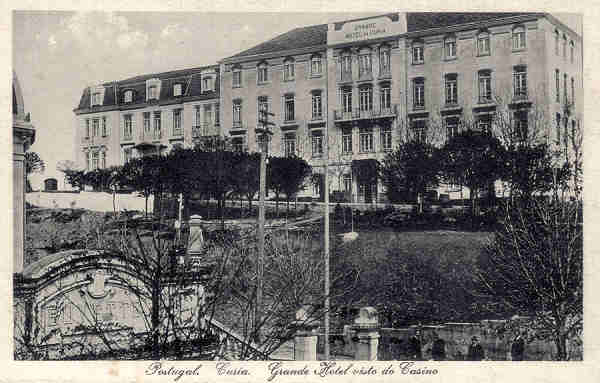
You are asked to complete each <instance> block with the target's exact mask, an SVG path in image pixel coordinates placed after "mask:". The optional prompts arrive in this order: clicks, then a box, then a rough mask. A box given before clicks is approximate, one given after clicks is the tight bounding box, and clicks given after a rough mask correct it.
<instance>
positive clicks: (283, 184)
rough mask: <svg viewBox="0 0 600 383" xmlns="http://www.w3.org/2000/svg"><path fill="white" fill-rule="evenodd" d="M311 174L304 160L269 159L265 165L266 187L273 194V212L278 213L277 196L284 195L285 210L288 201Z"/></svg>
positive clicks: (296, 158) (290, 158) (298, 158)
mask: <svg viewBox="0 0 600 383" xmlns="http://www.w3.org/2000/svg"><path fill="white" fill-rule="evenodd" d="M310 174H311V167H310V165H309V164H308V163H307V162H306V160H304V159H302V158H300V157H296V156H289V157H270V158H269V163H268V165H267V185H268V188H269V189H270V190H272V191H273V192H274V193H275V198H276V199H277V202H276V204H275V210H276V211H279V196H280V195H281V194H285V196H286V201H287V210H288V211H289V204H290V199H291V198H293V197H294V196H295V195H296V194H297V193H298V192H299V191H300V190H302V186H303V184H304V180H305V179H306V177H308V176H309V175H310Z"/></svg>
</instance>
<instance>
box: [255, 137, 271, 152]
mask: <svg viewBox="0 0 600 383" xmlns="http://www.w3.org/2000/svg"><path fill="white" fill-rule="evenodd" d="M269 137H270V136H269V135H268V134H259V135H257V136H256V142H257V143H258V150H260V151H261V152H265V153H269Z"/></svg>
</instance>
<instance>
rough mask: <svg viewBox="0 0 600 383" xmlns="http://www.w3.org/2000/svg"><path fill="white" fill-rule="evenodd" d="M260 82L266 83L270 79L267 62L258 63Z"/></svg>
mask: <svg viewBox="0 0 600 383" xmlns="http://www.w3.org/2000/svg"><path fill="white" fill-rule="evenodd" d="M257 69H258V83H259V84H261V83H265V82H268V81H269V66H268V65H267V63H266V62H261V63H260V64H258V68H257Z"/></svg>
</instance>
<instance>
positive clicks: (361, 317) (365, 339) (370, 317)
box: [352, 307, 379, 360]
mask: <svg viewBox="0 0 600 383" xmlns="http://www.w3.org/2000/svg"><path fill="white" fill-rule="evenodd" d="M352 330H354V331H355V332H356V339H357V341H356V348H355V352H354V359H355V360H377V349H378V346H379V318H378V315H377V310H376V309H375V308H374V307H363V308H361V309H360V311H359V312H358V316H357V317H356V319H354V325H352Z"/></svg>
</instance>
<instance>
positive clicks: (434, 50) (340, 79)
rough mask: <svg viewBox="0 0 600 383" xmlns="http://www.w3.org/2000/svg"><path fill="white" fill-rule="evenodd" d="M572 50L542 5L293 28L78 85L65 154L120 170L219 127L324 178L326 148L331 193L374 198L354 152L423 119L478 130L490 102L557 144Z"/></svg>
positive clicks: (396, 136)
mask: <svg viewBox="0 0 600 383" xmlns="http://www.w3.org/2000/svg"><path fill="white" fill-rule="evenodd" d="M582 53H583V52H582V40H581V37H580V36H579V35H577V34H576V33H575V32H574V31H572V30H571V29H570V28H568V27H567V26H566V25H564V24H563V23H561V22H560V21H559V20H557V19H556V18H554V17H553V16H551V15H549V14H546V13H390V14H385V15H381V16H376V17H370V18H364V19H355V20H347V21H341V22H334V23H330V24H323V25H314V26H308V27H302V28H296V29H294V30H291V31H289V32H287V33H284V34H282V35H280V36H277V37H275V38H273V39H271V40H269V41H266V42H264V43H262V44H259V45H257V46H255V47H253V48H250V49H248V50H246V51H243V52H241V53H238V54H236V55H234V56H231V57H228V58H225V59H223V60H222V61H221V62H220V63H219V65H214V66H208V67H202V68H193V69H187V70H181V71H174V72H167V73H159V74H150V75H143V76H138V77H134V78H130V79H127V80H123V81H117V82H110V83H105V84H101V85H98V86H96V87H91V88H87V89H85V90H84V92H83V95H82V97H81V101H80V103H79V106H78V107H77V108H76V109H75V110H74V112H75V114H76V127H75V128H76V135H75V136H76V140H77V142H76V147H77V162H78V163H79V164H80V166H81V167H82V168H87V169H94V168H97V167H104V166H111V165H119V164H123V163H124V162H125V161H127V160H128V159H129V158H131V157H132V156H139V155H144V154H147V153H160V152H161V151H162V152H164V151H168V150H170V148H173V147H175V146H177V145H181V146H184V147H191V146H193V145H194V143H195V142H196V141H197V140H199V139H202V137H204V136H213V135H221V136H226V137H229V138H230V141H231V143H232V145H233V146H234V147H235V148H237V149H240V150H244V149H247V150H249V151H257V150H260V148H261V147H262V148H265V147H266V148H268V152H269V154H272V155H279V156H283V155H291V154H295V155H298V156H301V157H303V158H305V159H306V160H307V161H308V162H309V163H310V164H311V165H312V166H313V172H318V173H323V171H324V164H325V162H324V161H325V158H324V154H325V153H326V145H327V144H328V146H327V148H328V152H329V153H328V156H327V157H328V161H329V165H330V169H331V171H330V175H332V176H333V177H332V182H331V189H332V190H342V191H346V192H349V193H350V194H351V195H352V196H353V200H355V201H357V200H358V201H361V202H362V201H365V202H370V201H374V200H382V199H384V193H383V188H382V187H381V185H380V184H379V185H377V183H373V182H369V183H368V184H361V183H360V182H358V181H359V180H356V179H353V176H352V171H351V166H352V163H353V161H356V160H365V159H367V160H368V159H376V160H381V159H382V158H383V157H384V156H385V154H386V152H389V151H391V150H392V149H393V148H394V147H395V145H396V144H397V143H398V142H399V140H400V139H401V137H404V136H405V135H406V132H407V131H410V132H412V133H416V134H417V135H418V134H426V132H427V131H428V129H431V127H430V126H429V125H430V124H432V121H437V122H439V125H440V126H442V127H443V131H444V132H445V134H448V135H451V134H453V132H455V131H456V130H457V129H458V128H459V126H460V125H461V123H463V124H464V123H465V122H467V121H469V123H470V124H473V126H476V127H478V128H481V129H489V128H490V125H492V124H493V123H494V121H495V119H494V116H495V114H497V113H499V112H500V110H501V109H502V110H507V111H508V114H509V115H510V119H511V121H513V123H516V124H520V125H522V126H524V127H527V126H528V125H529V124H532V123H534V122H533V121H531V119H532V118H535V119H539V118H544V119H545V121H546V122H547V123H546V124H545V125H544V126H545V130H546V131H545V132H544V138H545V139H546V140H547V142H549V143H552V144H554V145H556V144H558V143H560V142H561V137H562V139H563V140H564V137H565V130H566V129H571V128H574V127H575V126H576V125H577V124H579V123H580V121H582V113H583V107H582V105H583V103H582V101H583V100H582V96H583V76H582V58H583V54H582ZM565 104H569V105H570V108H569V109H568V110H569V113H568V114H566V115H565V113H564V111H565ZM261 110H267V111H269V112H270V113H272V116H271V117H270V119H271V122H273V123H274V125H273V127H272V128H271V131H272V133H273V134H272V135H271V136H270V139H268V140H263V138H262V136H260V135H257V134H256V131H255V129H256V128H257V127H258V128H260V127H261V126H260V124H261V119H260V116H261V115H262V114H261V113H260V111H261ZM540 116H543V117H540ZM538 123H539V122H538ZM561 132H562V133H561ZM318 189H319V187H315V188H314V189H312V188H311V189H310V190H308V193H309V194H313V195H318V194H319V193H320V192H321V191H320V190H318ZM441 192H442V193H448V194H452V193H456V192H457V189H456V187H453V186H445V187H443V188H442V190H441Z"/></svg>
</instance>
